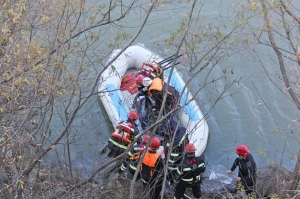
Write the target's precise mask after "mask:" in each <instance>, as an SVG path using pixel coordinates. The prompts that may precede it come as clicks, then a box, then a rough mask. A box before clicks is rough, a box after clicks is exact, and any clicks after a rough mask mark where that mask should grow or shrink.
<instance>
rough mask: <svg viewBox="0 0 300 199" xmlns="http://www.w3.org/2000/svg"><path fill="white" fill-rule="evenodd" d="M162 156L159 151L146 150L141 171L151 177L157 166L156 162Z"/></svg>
mask: <svg viewBox="0 0 300 199" xmlns="http://www.w3.org/2000/svg"><path fill="white" fill-rule="evenodd" d="M159 158H160V154H159V153H158V152H156V153H153V152H152V153H151V152H149V150H148V151H147V152H146V154H145V156H144V159H143V163H142V165H141V172H142V174H143V175H144V176H146V177H147V178H151V177H152V175H153V172H154V169H155V167H156V163H157V161H158V159H159Z"/></svg>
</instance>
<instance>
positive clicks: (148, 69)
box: [140, 62, 162, 78]
mask: <svg viewBox="0 0 300 199" xmlns="http://www.w3.org/2000/svg"><path fill="white" fill-rule="evenodd" d="M140 73H142V74H144V75H146V76H147V77H150V78H155V77H157V76H160V75H161V73H162V69H161V67H160V66H159V65H157V64H156V63H155V62H153V63H143V65H142V67H141V68H140Z"/></svg>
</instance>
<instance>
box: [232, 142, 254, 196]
mask: <svg viewBox="0 0 300 199" xmlns="http://www.w3.org/2000/svg"><path fill="white" fill-rule="evenodd" d="M235 152H236V154H238V157H237V158H236V159H235V161H234V162H233V165H232V167H231V169H230V170H228V171H227V175H228V176H229V175H231V174H232V172H233V171H234V170H235V169H236V167H239V171H238V176H237V177H236V181H237V182H238V183H239V182H240V183H242V185H243V188H244V190H245V192H246V194H247V195H249V194H255V183H256V170H257V168H256V163H255V161H254V158H253V156H252V155H251V154H250V151H249V148H248V146H246V145H244V144H241V145H239V146H237V147H236V151H235ZM237 187H238V186H237Z"/></svg>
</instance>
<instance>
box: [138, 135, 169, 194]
mask: <svg viewBox="0 0 300 199" xmlns="http://www.w3.org/2000/svg"><path fill="white" fill-rule="evenodd" d="M160 144H161V143H160V139H159V138H158V137H154V138H152V140H151V142H150V147H149V149H148V151H147V152H146V154H145V156H144V158H143V162H142V165H141V168H140V170H141V176H142V181H143V186H144V189H145V190H146V189H147V190H150V191H149V195H150V199H158V198H159V194H160V192H161V190H162V182H163V170H164V163H163V160H162V158H161V154H160V153H158V152H157V150H158V149H159V147H160Z"/></svg>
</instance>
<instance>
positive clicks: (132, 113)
mask: <svg viewBox="0 0 300 199" xmlns="http://www.w3.org/2000/svg"><path fill="white" fill-rule="evenodd" d="M127 118H128V119H130V120H137V119H139V114H138V113H137V112H136V111H130V112H129V113H128V115H127Z"/></svg>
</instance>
